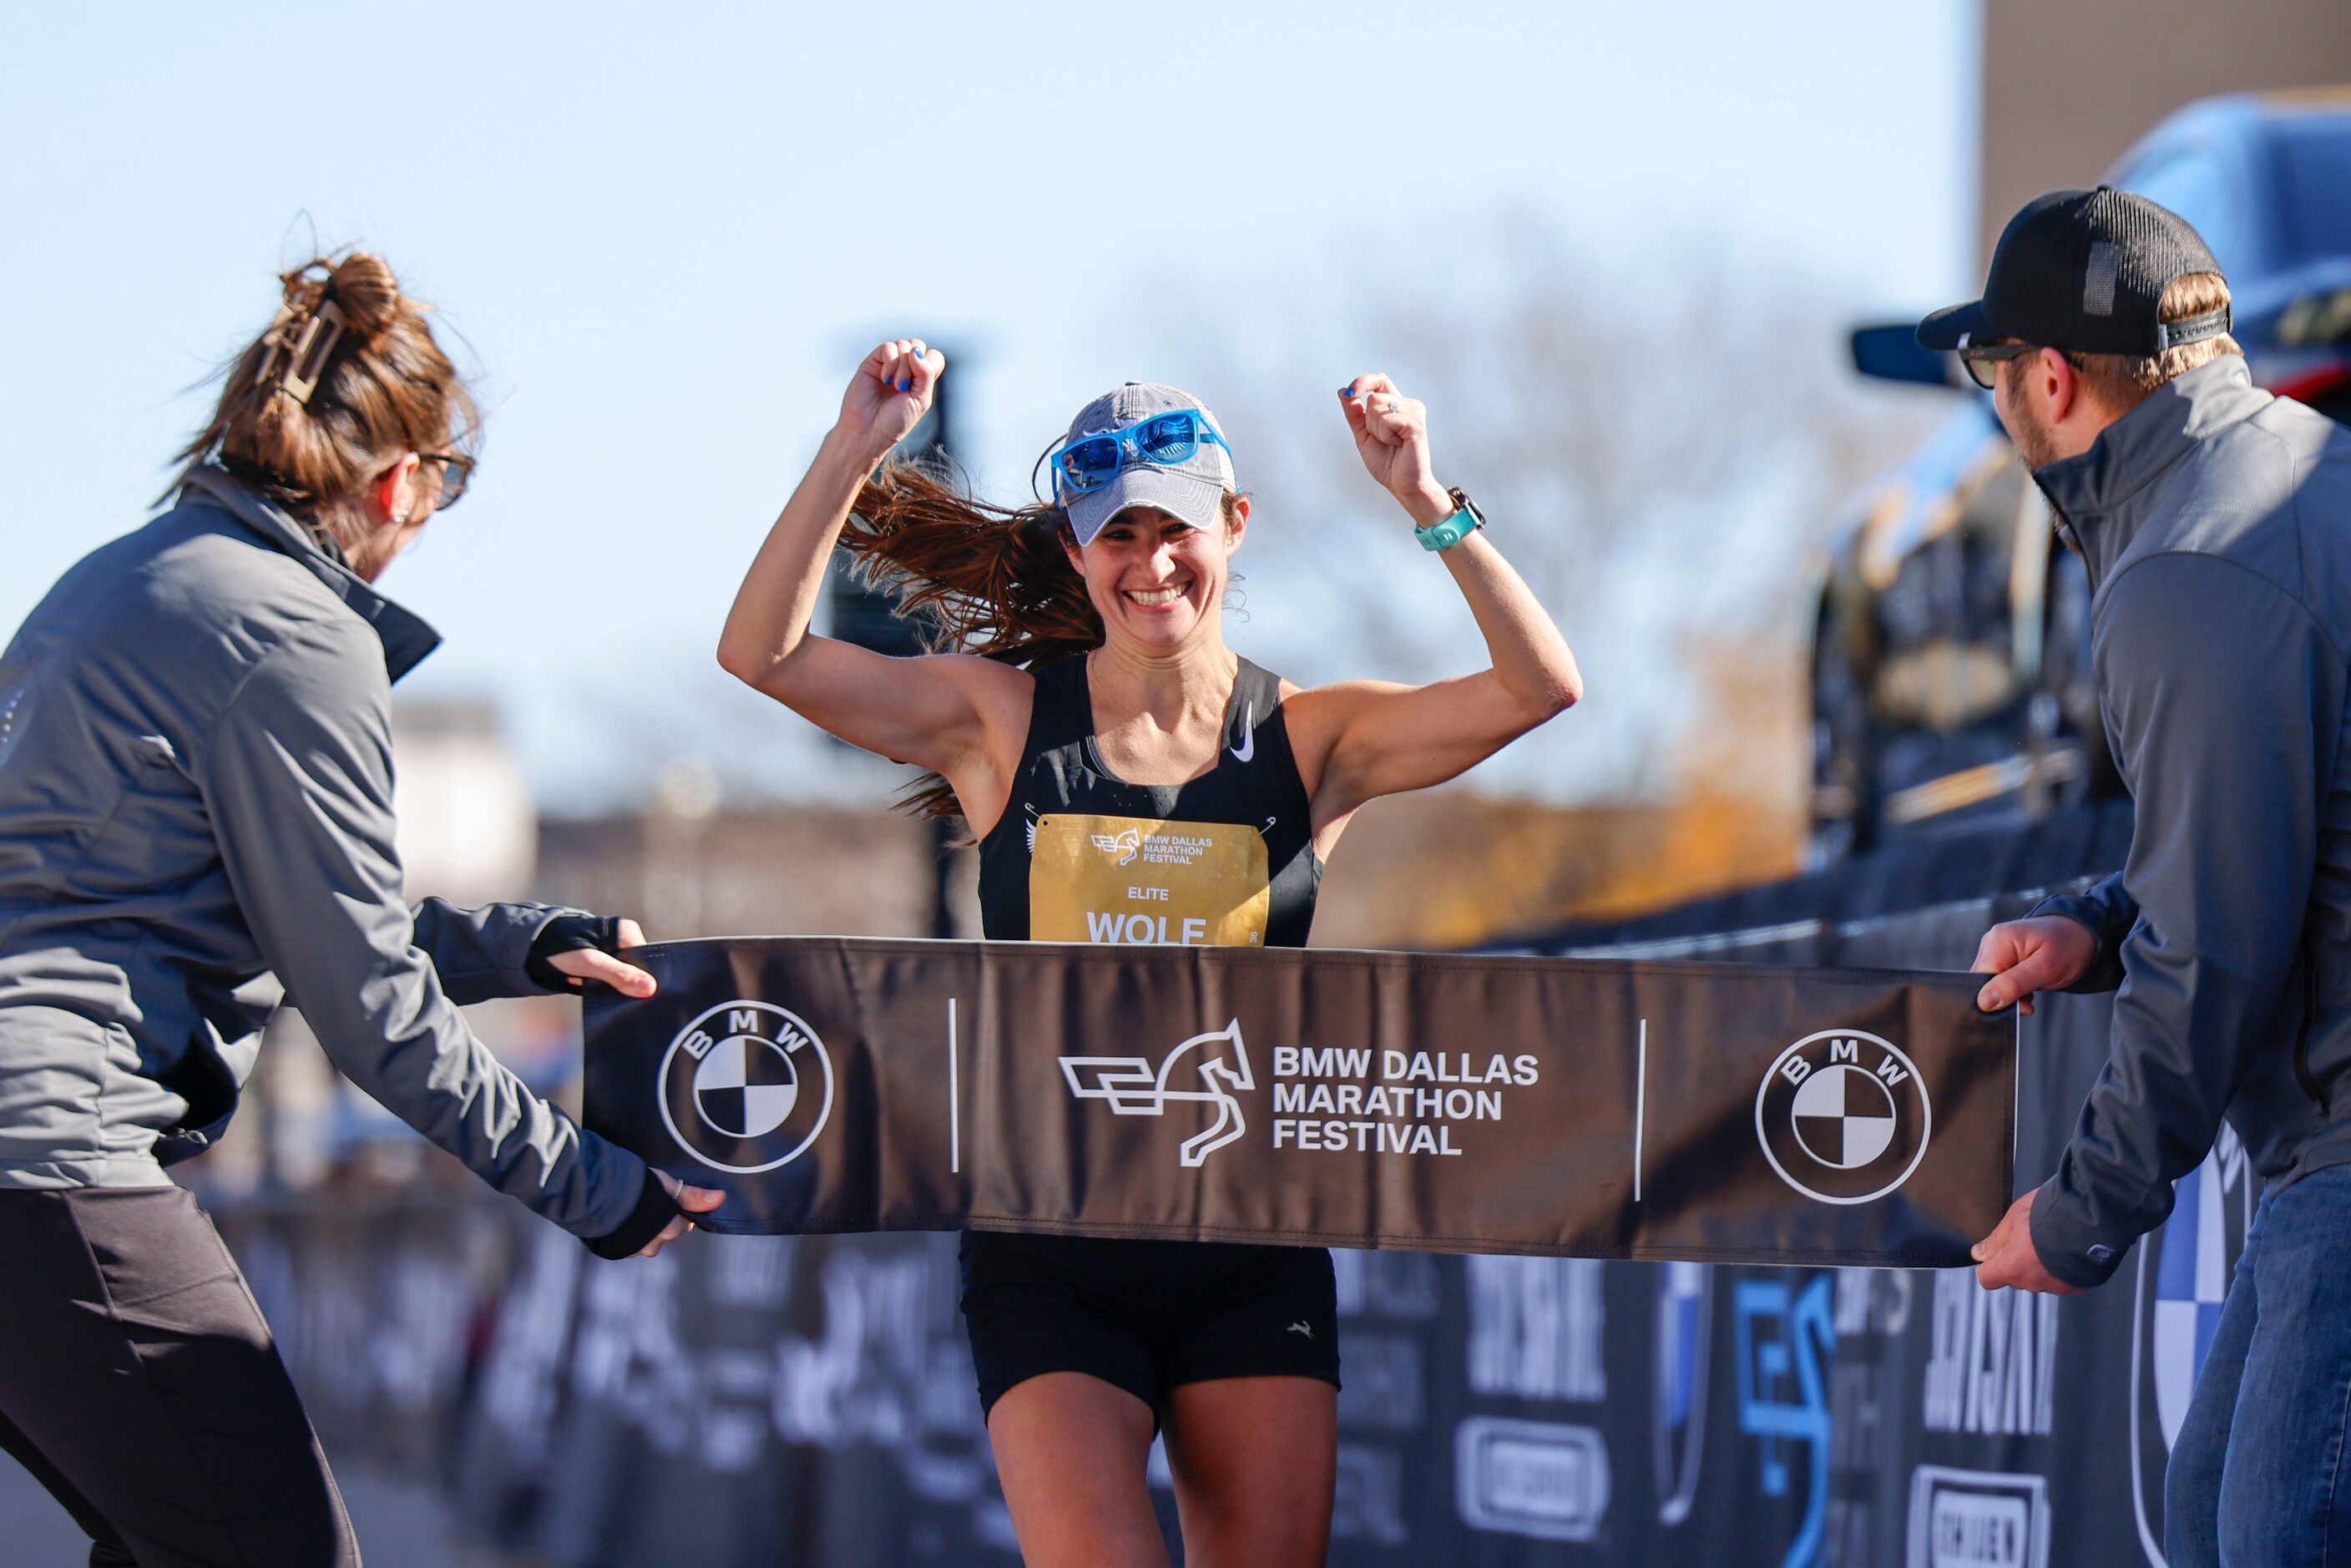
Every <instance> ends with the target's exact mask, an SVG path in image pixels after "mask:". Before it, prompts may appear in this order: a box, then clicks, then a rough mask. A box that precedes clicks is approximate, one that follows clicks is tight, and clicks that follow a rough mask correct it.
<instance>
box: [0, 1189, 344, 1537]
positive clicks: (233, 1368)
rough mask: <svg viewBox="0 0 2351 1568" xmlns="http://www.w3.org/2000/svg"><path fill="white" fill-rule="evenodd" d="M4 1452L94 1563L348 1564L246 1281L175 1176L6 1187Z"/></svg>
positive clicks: (0, 1342)
mask: <svg viewBox="0 0 2351 1568" xmlns="http://www.w3.org/2000/svg"><path fill="white" fill-rule="evenodd" d="M0 1448H5V1449H6V1450H7V1451H8V1452H9V1453H11V1454H13V1455H14V1456H16V1458H17V1459H18V1460H19V1461H21V1462H22V1463H23V1465H24V1466H25V1468H26V1469H28V1470H30V1471H32V1472H33V1475H34V1476H35V1478H36V1479H38V1480H39V1481H40V1483H41V1484H42V1485H43V1486H45V1487H47V1488H48V1489H49V1491H50V1493H51V1495H53V1496H54V1497H56V1499H57V1500H58V1501H59V1502H61V1503H63V1504H64V1505H65V1507H66V1510H67V1511H68V1512H69V1513H71V1514H72V1515H73V1517H74V1520H75V1521H76V1522H77V1523H78V1524H79V1525H80V1526H81V1527H82V1528H83V1529H84V1530H86V1531H89V1536H90V1539H91V1541H93V1542H95V1543H96V1544H95V1545H93V1546H92V1547H91V1549H90V1559H89V1560H90V1562H91V1563H92V1564H93V1568H98V1565H105V1564H122V1563H137V1564H140V1565H141V1568H199V1565H201V1568H215V1565H220V1568H225V1565H228V1564H236V1565H238V1568H245V1565H247V1564H250V1565H252V1568H329V1565H331V1568H346V1565H350V1568H356V1565H357V1563H359V1560H360V1554H359V1547H358V1545H357V1543H356V1542H354V1541H353V1539H352V1537H351V1525H350V1517H349V1516H348V1515H346V1514H345V1513H344V1511H343V1500H342V1497H341V1495H340V1493H338V1492H337V1491H336V1490H335V1480H334V1477H333V1476H331V1475H329V1473H328V1470H327V1458H326V1456H325V1454H323V1453H321V1452H320V1451H319V1439H318V1437H317V1436H316V1435H315V1434H313V1433H312V1431H311V1430H310V1422H309V1418H308V1416H305V1415H304V1414H303V1413H302V1402H301V1400H300V1399H299V1398H298V1396H296V1394H295V1392H294V1385H293V1383H292V1381H291V1380H290V1379H289V1378H287V1375H286V1366H285V1364H284V1363H283V1362H281V1361H280V1360H278V1358H277V1346H276V1345H275V1344H274V1343H272V1342H271V1340H270V1337H269V1325H268V1324H266V1323H265V1322H262V1319H261V1309H260V1308H259V1307H257V1306H256V1305H255V1304H254V1300H253V1293H252V1292H251V1291H248V1290H246V1284H245V1276H244V1275H243V1274H241V1273H240V1272H238V1270H237V1267H236V1262H235V1260H234V1259H232V1258H231V1257H230V1256H229V1253H228V1249H227V1248H226V1247H225V1246H224V1245H223V1244H222V1242H221V1239H220V1235H219V1233H218V1232H217V1231H215V1230H214V1228H213V1225H212V1221H211V1220H210V1219H208V1218H205V1216H204V1211H203V1210H202V1209H200V1208H198V1207H196V1202H195V1199H194V1198H193V1197H190V1196H189V1195H188V1194H187V1193H185V1192H183V1191H182V1190H181V1189H180V1188H178V1187H176V1186H172V1187H146V1188H138V1189H126V1190H106V1189H97V1188H84V1189H80V1190H77V1191H71V1192H26V1191H22V1190H13V1189H0Z"/></svg>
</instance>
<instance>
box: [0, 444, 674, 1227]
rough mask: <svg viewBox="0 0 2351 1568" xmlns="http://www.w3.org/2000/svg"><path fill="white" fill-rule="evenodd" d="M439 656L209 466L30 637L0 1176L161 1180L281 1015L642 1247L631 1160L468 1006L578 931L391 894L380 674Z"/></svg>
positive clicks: (60, 1182) (456, 1140) (434, 1121)
mask: <svg viewBox="0 0 2351 1568" xmlns="http://www.w3.org/2000/svg"><path fill="white" fill-rule="evenodd" d="M438 642H439V638H438V637H437V636H436V635H435V634H434V632H433V631H432V629H431V628H430V627H428V626H426V625H425V624H424V623H423V622H422V621H420V620H418V619H417V618H416V617H415V616H413V615H412V614H410V613H409V612H406V611H404V610H402V609H401V608H400V607H399V606H398V605H396V604H393V603H392V601H389V600H387V599H385V598H383V597H382V596H381V594H379V593H377V592H376V591H374V590H373V589H372V588H371V587H369V586H368V584H367V583H365V582H364V581H362V580H360V578H359V577H358V576H356V575H355V574H353V573H352V572H351V571H350V570H347V569H346V568H345V567H344V566H343V565H342V564H341V563H340V561H338V560H336V559H333V558H332V557H330V556H329V554H328V553H327V552H326V551H325V550H323V549H321V548H320V547H319V545H318V544H317V543H316V542H315V541H314V540H313V539H312V538H311V537H310V536H309V534H308V532H306V531H305V530H304V529H303V528H301V527H300V526H299V525H298V524H297V523H296V522H295V521H294V520H293V519H292V518H291V517H288V516H287V514H286V513H284V512H283V511H281V510H279V509H278V508H277V507H273V506H269V505H267V504H266V503H264V502H263V501H262V500H260V499H259V498H258V497H256V496H255V495H253V494H252V493H251V492H249V491H248V490H246V488H245V487H244V486H240V485H239V484H238V483H237V482H236V481H235V479H233V478H231V477H230V476H228V475H227V474H226V473H225V472H224V471H222V470H220V469H218V468H214V467H205V468H200V469H198V470H196V471H194V473H193V475H192V476H191V479H190V482H189V484H188V485H187V486H186V487H185V488H184V489H183V491H182V493H181V497H180V501H179V504H178V506H176V507H174V508H173V509H172V510H171V511H169V512H167V513H165V514H163V515H162V517H157V518H156V519H155V520H154V521H152V522H151V523H149V524H148V525H147V526H146V527H145V528H141V529H139V530H138V531H137V532H135V533H131V534H129V535H127V536H125V537H123V538H119V539H116V540H115V541H114V542H113V543H111V544H109V545H106V546H104V547H102V548H100V549H98V550H97V551H95V552H94V553H92V554H91V555H89V556H88V557H87V558H85V559H83V560H82V561H81V562H80V563H79V564H78V565H77V566H75V567H74V568H73V569H72V570H69V571H68V572H67V573H66V575H65V576H64V577H62V578H60V579H59V580H57V584H56V586H55V587H53V588H52V589H51V590H50V591H49V593H48V595H47V598H45V599H43V600H42V601H41V602H40V604H39V605H38V606H37V608H36V609H35V610H34V611H33V612H32V614H31V615H30V616H29V617H27V618H26V622H25V624H24V625H23V627H22V628H21V629H20V630H19V631H18V632H17V633H16V637H15V639H14V640H13V641H12V642H11V643H9V645H8V648H7V651H6V653H5V654H0V1187H81V1186H159V1185H162V1184H163V1183H165V1182H166V1181H167V1180H168V1179H169V1178H167V1177H166V1176H164V1174H163V1169H162V1166H163V1165H164V1164H165V1163H168V1161H169V1160H171V1159H172V1158H173V1157H176V1156H178V1155H184V1154H187V1153H193V1151H194V1150H195V1149H197V1148H200V1147H202V1146H204V1145H205V1144H206V1143H208V1142H209V1141H210V1140H211V1139H213V1138H214V1137H215V1136H217V1134H218V1132H219V1130H220V1128H221V1126H222V1125H224V1124H225V1123H226V1122H227V1120H228V1117H229V1114H230V1113H231V1112H232V1111H234V1109H235V1103H236V1096H237V1092H238V1090H239V1087H240V1086H241V1085H242V1083H243V1082H244V1081H245V1077H246V1072H247V1071H248V1070H249V1069H250V1068H251V1067H252V1065H253V1059H254V1053H255V1051H256V1047H257V1046H258V1044H259V1031H260V1030H261V1027H262V1026H263V1025H264V1024H265V1023H266V1022H267V1020H268V1018H269V1015H270V1013H271V1012H272V1011H273V1010H274V1009H275V1008H276V1005H277V1001H278V1000H279V999H280V997H281V995H282V996H283V997H284V998H286V999H288V1000H290V1001H292V1002H293V1003H294V1004H295V1005H297V1006H298V1007H299V1008H300V1009H302V1014H303V1017H304V1019H306V1020H307V1021H308V1023H309V1025H310V1027H311V1029H312V1030H313V1031H314V1032H315V1033H316V1034H317V1035H318V1037H319V1043H320V1044H321V1045H322V1046H323V1047H324V1048H325V1049H326V1051H327V1054H328V1056H329V1058H330V1059H331V1060H332V1061H334V1063H335V1065H336V1066H337V1067H339V1068H340V1069H341V1070H342V1071H343V1072H344V1073H345V1074H347V1075H348V1076H349V1077H350V1080H351V1082H354V1083H356V1084H358V1085H359V1087H360V1088H361V1089H362V1090H364V1091H366V1092H368V1093H369V1094H371V1095H372V1096H374V1097H375V1098H376V1099H377V1100H380V1101H381V1102H382V1103H384V1104H385V1105H386V1106H388V1107H389V1108H390V1109H391V1110H392V1112H393V1113H396V1114H397V1115H399V1116H400V1117H401V1119H402V1120H403V1121H405V1122H407V1123H408V1124H410V1125H411V1126H413V1127H414V1128H416V1129H417V1131H419V1132H421V1133H423V1134H424V1135H425V1136H426V1137H427V1138H429V1139H431V1140H432V1141H433V1142H434V1143H435V1144H437V1145H440V1146H441V1147H442V1148H444V1149H446V1150H448V1151H449V1153H451V1154H453V1155H455V1156H456V1157H457V1158H458V1159H460V1160H462V1161H464V1162H465V1165H466V1166H468V1167H470V1168H471V1169H472V1170H473V1171H474V1172H475V1174H476V1175H478V1176H481V1177H482V1179H483V1180H485V1181H486V1182H488V1183H489V1184H490V1185H491V1186H495V1187H496V1188H498V1189H499V1190H500V1191H502V1192H505V1193H507V1194H509V1195H511V1196H512V1197H516V1198H518V1199H520V1200H521V1201H522V1203H523V1204H524V1205H525V1206H526V1207H529V1208H531V1209H533V1210H535V1211H536V1212H537V1213H538V1214H540V1215H542V1216H544V1217H545V1218H548V1219H550V1220H553V1221H554V1222H555V1223H556V1224H558V1225H560V1226H562V1227H564V1228H566V1229H568V1230H570V1231H572V1232H573V1233H575V1234H577V1235H579V1236H581V1237H583V1238H590V1239H606V1240H609V1241H614V1242H618V1241H625V1240H630V1239H632V1238H633V1242H634V1246H641V1245H643V1242H644V1241H645V1240H647V1239H650V1238H651V1230H652V1229H653V1228H658V1225H657V1224H654V1223H653V1220H654V1218H655V1216H656V1215H657V1213H658V1212H659V1211H660V1210H661V1208H662V1207H663V1203H662V1202H661V1201H659V1200H657V1198H656V1197H655V1195H656V1194H657V1193H658V1191H659V1189H658V1188H657V1187H656V1186H653V1183H651V1182H650V1181H649V1180H648V1176H647V1172H646V1169H645V1166H644V1165H643V1162H642V1161H640V1160H639V1159H638V1158H637V1157H636V1156H635V1155H632V1154H629V1153H627V1152H625V1151H624V1150H622V1149H619V1148H616V1147H614V1146H612V1145H609V1144H607V1143H605V1142H603V1141H602V1140H601V1139H599V1138H597V1137H595V1136H594V1135H593V1134H589V1133H586V1132H583V1131H582V1130H580V1128H579V1127H578V1126H576V1125H575V1124H573V1123H572V1122H571V1121H570V1119H569V1118H568V1117H567V1116H565V1115H564V1114H563V1113H561V1112H560V1111H559V1110H557V1109H556V1108H555V1107H553V1106H551V1105H549V1103H547V1102H545V1101H544V1100H541V1099H539V1098H538V1096H537V1095H535V1094H533V1093H532V1092H530V1091H529V1090H528V1089H527V1088H526V1087H524V1085H523V1083H522V1082H521V1080H519V1079H518V1078H517V1077H516V1076H515V1075H514V1074H513V1073H512V1072H511V1071H507V1068H506V1067H504V1066H503V1065H501V1064H500V1063H499V1062H498V1061H497V1060H496V1058H495V1057H493V1056H492V1055H491V1054H490V1052H489V1051H488V1050H487V1048H486V1047H485V1046H484V1045H483V1044H482V1043H481V1042H480V1041H479V1040H476V1039H475V1037H474V1035H473V1033H472V1031H471V1030H468V1029H467V1027H466V1025H465V1019H464V1017H463V1016H462V1015H461V1014H459V1012H458V1011H457V1007H456V1004H459V1003H467V1002H475V1001H480V1000H484V999H486V998H491V997H502V996H520V995H525V994H540V988H539V987H538V986H537V985H536V984H534V983H533V982H532V981H531V980H530V979H529V978H528V976H527V975H526V973H525V970H524V962H525V959H526V957H527V956H528V953H529V950H530V946H531V943H532V940H533V938H534V937H535V936H537V935H538V931H539V929H540V927H542V926H543V925H546V923H547V922H548V921H549V919H551V918H553V917H554V916H555V915H557V914H559V913H562V912H560V911H558V910H555V909H550V908H548V907H546V906H544V905H539V904H494V905H491V906H489V907H488V908H486V909H480V910H473V911H465V910H459V909H456V908H455V907H453V906H451V905H449V904H444V903H442V902H441V901H439V900H437V899H427V900H426V901H425V902H424V903H423V904H422V905H421V906H420V907H419V908H418V909H417V910H416V911H415V912H414V913H413V915H412V914H411V912H410V911H409V910H408V909H407V908H406V907H405V906H404V905H403V904H402V894H401V867H400V861H399V858H398V856H397V854H396V852H394V850H393V847H392V722H391V710H392V682H393V681H395V680H397V679H398V678H399V677H400V676H401V675H402V674H405V673H406V672H407V671H408V670H409V669H410V668H411V667H412V666H413V665H414V664H416V662H417V661H418V660H420V659H422V658H423V656H424V655H425V654H426V653H430V652H432V650H433V648H434V645H435V644H436V643H438ZM281 982H282V986H281ZM672 1212H674V1210H672ZM649 1227H650V1228H649ZM638 1231H643V1232H644V1234H643V1235H637V1234H636V1233H637V1232H638ZM634 1246H632V1247H631V1248H630V1250H633V1249H634ZM598 1249H599V1250H605V1248H604V1247H602V1246H601V1245H600V1246H599V1248H598Z"/></svg>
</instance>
